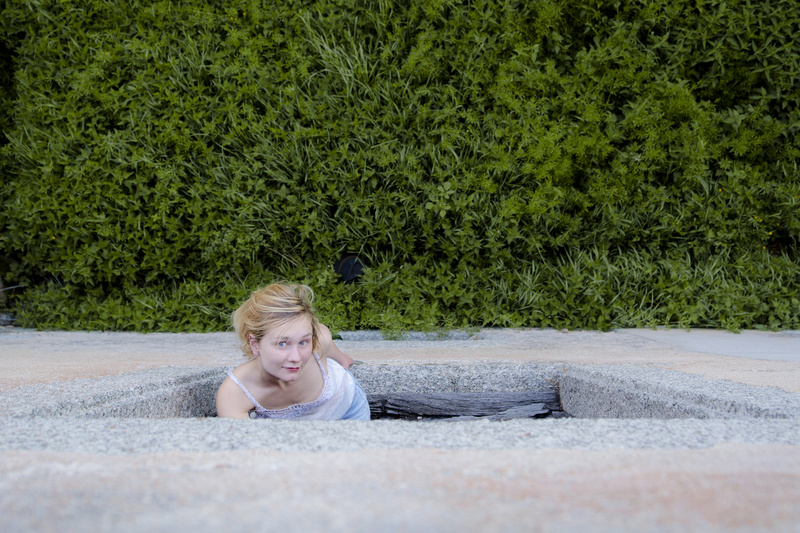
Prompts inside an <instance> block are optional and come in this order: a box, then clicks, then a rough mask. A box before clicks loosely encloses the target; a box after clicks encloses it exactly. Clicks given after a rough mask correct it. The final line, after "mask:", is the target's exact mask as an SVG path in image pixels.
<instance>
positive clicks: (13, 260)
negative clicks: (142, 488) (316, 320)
mask: <svg viewBox="0 0 800 533" xmlns="http://www.w3.org/2000/svg"><path fill="white" fill-rule="evenodd" d="M799 32H800V5H798V4H797V3H796V2H794V1H789V0H781V1H766V2H749V1H738V0H728V1H722V0H669V1H666V0H664V1H644V0H642V1H614V2H611V1H604V0H538V1H530V2H519V1H510V0H474V1H467V0H462V1H459V0H447V1H446V0H406V1H400V0H397V1H393V0H319V1H299V0H296V1H293V0H285V1H281V2H270V1H267V0H262V1H255V0H254V1H250V2H247V1H238V2H237V1H233V2H199V1H188V0H183V1H162V2H155V3H149V2H148V3H140V2H137V1H134V0H128V1H122V0H59V1H55V0H17V1H12V2H7V3H6V8H5V9H4V10H3V12H2V29H0V34H1V36H2V39H3V43H4V46H5V48H4V49H3V50H0V52H2V54H0V55H2V56H3V58H4V59H3V60H4V61H6V62H8V60H9V58H11V59H13V74H14V76H13V78H12V80H11V82H8V83H6V82H4V83H3V86H2V91H3V92H2V93H1V94H0V101H2V102H3V103H5V102H11V103H12V104H13V105H11V106H9V109H10V112H7V113H5V114H3V115H2V116H0V121H2V122H1V124H2V126H3V127H4V134H5V136H6V138H7V142H6V143H5V144H4V145H3V146H2V147H0V150H2V152H0V157H2V159H0V171H2V172H3V185H2V189H0V200H2V203H3V205H4V209H3V213H2V215H0V237H1V238H0V257H2V258H4V259H2V261H3V263H4V264H5V267H4V268H5V269H6V271H7V272H6V274H5V275H4V276H3V278H4V280H5V282H6V285H25V286H26V289H25V290H24V291H22V292H20V291H14V296H13V298H12V300H11V302H12V305H13V307H14V310H15V311H16V313H17V315H18V317H19V321H20V323H21V324H22V325H26V326H33V327H55V328H88V329H120V330H122V329H135V330H141V331H153V330H183V331H189V330H215V329H220V328H225V327H227V317H228V315H229V313H230V311H231V310H232V309H233V308H234V307H235V306H236V303H237V302H238V301H240V300H242V299H243V298H244V297H245V296H246V295H247V293H248V292H249V291H250V290H252V289H253V288H254V287H256V286H258V285H261V284H263V283H266V282H269V281H271V280H273V279H277V278H281V279H292V280H298V281H302V282H306V283H309V284H310V285H311V286H312V287H314V288H315V289H316V290H317V291H318V292H319V295H320V298H319V309H320V312H321V314H322V319H323V321H325V322H326V323H329V324H330V325H331V326H332V327H334V328H373V327H375V328H382V329H385V330H403V329H429V328H435V327H477V326H555V327H570V328H579V327H580V328H600V329H605V328H610V327H621V326H648V325H659V324H661V325H678V326H708V327H725V328H729V329H738V328H751V327H767V328H790V327H791V328H797V327H800V300H798V297H797V294H799V293H800V268H798V259H799V258H800V254H798V248H797V241H798V235H800V218H799V217H798V213H799V212H800V179H799V178H800V175H799V174H798V168H797V161H798V159H800V141H798V129H800V106H798V104H799V103H800V39H796V36H797V35H798V33H799ZM345 251H349V252H358V253H360V254H361V255H362V257H363V258H364V262H365V263H366V264H367V266H368V268H367V270H366V272H365V275H364V276H363V277H362V278H361V279H360V280H359V281H358V282H357V283H355V284H353V285H342V284H339V283H337V277H336V275H335V274H334V272H333V270H332V266H331V265H332V264H333V262H334V261H335V260H336V259H337V258H338V257H339V255H340V254H341V253H342V252H345Z"/></svg>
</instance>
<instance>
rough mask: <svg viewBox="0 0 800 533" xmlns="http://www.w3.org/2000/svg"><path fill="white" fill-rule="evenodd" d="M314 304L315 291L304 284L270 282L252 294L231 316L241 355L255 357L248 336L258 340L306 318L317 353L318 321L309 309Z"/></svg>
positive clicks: (311, 309)
mask: <svg viewBox="0 0 800 533" xmlns="http://www.w3.org/2000/svg"><path fill="white" fill-rule="evenodd" d="M313 301H314V291H312V290H311V288H310V287H308V286H306V285H297V284H293V283H273V284H271V285H268V286H266V287H262V288H260V289H257V290H255V291H253V292H252V293H251V294H250V298H248V299H247V301H246V302H244V303H243V304H242V305H241V306H240V307H239V309H237V310H236V311H234V312H233V314H232V315H231V320H232V322H233V328H234V329H235V330H236V333H237V334H238V335H239V340H240V341H241V343H242V344H241V348H242V353H243V354H244V356H245V357H253V356H254V354H253V351H252V350H251V349H250V335H252V336H253V338H254V339H255V340H256V341H260V340H261V338H262V337H264V335H266V334H267V332H268V331H269V330H271V329H273V328H276V327H280V326H283V325H284V324H286V323H288V322H291V321H293V320H296V319H298V318H302V317H308V318H309V319H310V321H311V334H312V339H311V346H312V349H313V350H314V351H315V352H316V351H317V344H318V339H319V320H317V317H316V315H315V314H314V309H313V307H312V306H311V304H312V302H313Z"/></svg>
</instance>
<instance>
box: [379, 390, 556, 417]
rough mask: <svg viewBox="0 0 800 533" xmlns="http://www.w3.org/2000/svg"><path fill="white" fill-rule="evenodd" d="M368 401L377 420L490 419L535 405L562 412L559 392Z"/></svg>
mask: <svg viewBox="0 0 800 533" xmlns="http://www.w3.org/2000/svg"><path fill="white" fill-rule="evenodd" d="M367 399H368V400H369V403H370V411H371V412H372V414H373V418H381V417H393V418H411V419H413V418H417V417H456V416H490V415H498V414H499V413H503V412H505V411H509V410H510V409H514V408H523V407H528V406H531V405H535V404H542V407H540V408H535V409H533V411H538V410H542V409H545V410H547V411H558V410H560V409H561V404H560V402H559V398H558V394H557V393H556V392H555V391H521V392H474V393H470V392H458V393H428V394H424V393H400V394H370V395H368V397H367ZM518 414H519V415H520V416H527V415H521V411H520V412H518ZM520 416H516V418H519V417H520Z"/></svg>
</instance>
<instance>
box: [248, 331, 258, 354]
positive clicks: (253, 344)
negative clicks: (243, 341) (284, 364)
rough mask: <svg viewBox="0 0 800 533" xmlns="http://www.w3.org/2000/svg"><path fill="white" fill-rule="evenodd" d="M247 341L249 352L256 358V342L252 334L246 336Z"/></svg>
mask: <svg viewBox="0 0 800 533" xmlns="http://www.w3.org/2000/svg"><path fill="white" fill-rule="evenodd" d="M247 341H248V342H249V343H250V351H251V352H253V357H258V356H259V353H258V341H257V340H256V338H255V336H253V334H252V333H251V334H249V335H248V336H247Z"/></svg>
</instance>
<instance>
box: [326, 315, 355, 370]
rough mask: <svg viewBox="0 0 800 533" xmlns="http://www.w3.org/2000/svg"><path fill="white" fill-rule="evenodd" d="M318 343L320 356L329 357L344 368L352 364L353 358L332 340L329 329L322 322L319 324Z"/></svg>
mask: <svg viewBox="0 0 800 533" xmlns="http://www.w3.org/2000/svg"><path fill="white" fill-rule="evenodd" d="M319 345H320V351H321V352H322V354H321V356H322V357H330V358H331V359H333V360H334V361H336V362H337V363H339V364H340V365H342V366H343V367H344V368H345V369H347V368H350V365H352V364H353V358H352V357H350V356H349V355H347V354H346V353H344V352H343V351H341V350H340V349H339V348H338V347H337V346H336V344H335V343H334V342H333V336H332V335H331V330H329V329H328V328H327V327H326V326H324V325H323V324H320V325H319Z"/></svg>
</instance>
